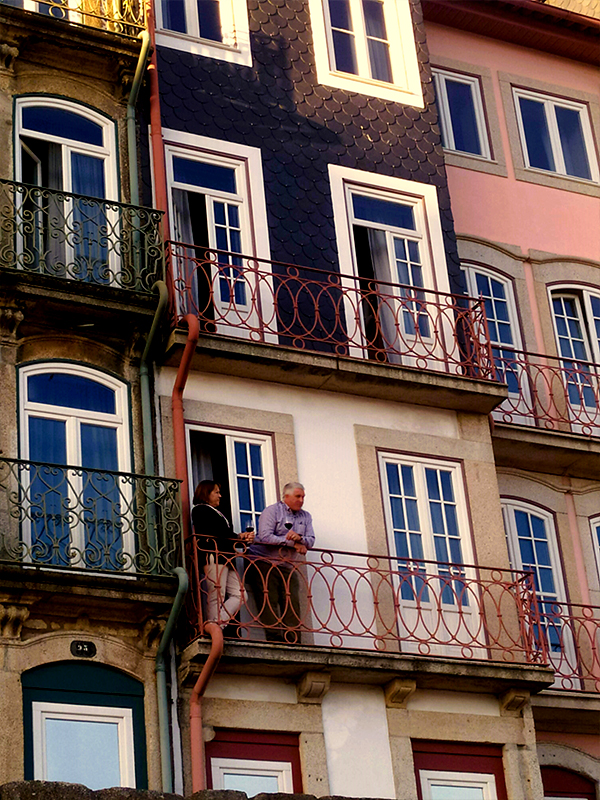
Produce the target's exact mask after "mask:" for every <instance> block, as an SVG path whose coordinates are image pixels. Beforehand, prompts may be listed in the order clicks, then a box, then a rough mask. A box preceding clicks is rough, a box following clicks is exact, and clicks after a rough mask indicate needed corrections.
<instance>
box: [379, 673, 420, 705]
mask: <svg viewBox="0 0 600 800" xmlns="http://www.w3.org/2000/svg"><path fill="white" fill-rule="evenodd" d="M416 689H417V682H416V681H415V680H410V679H407V678H394V679H393V680H391V681H390V682H389V683H388V684H386V686H385V688H384V694H385V704H386V706H387V707H388V708H406V704H407V703H408V701H409V699H410V698H411V697H412V696H413V694H414V693H415V691H416Z"/></svg>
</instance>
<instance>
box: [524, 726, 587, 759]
mask: <svg viewBox="0 0 600 800" xmlns="http://www.w3.org/2000/svg"><path fill="white" fill-rule="evenodd" d="M535 738H536V739H537V741H538V742H555V743H557V744H565V745H567V747H575V748H577V749H578V750H583V752H584V753H589V754H590V755H591V756H594V758H600V736H592V735H591V734H587V733H554V732H551V731H536V735H535Z"/></svg>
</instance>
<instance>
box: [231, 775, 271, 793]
mask: <svg viewBox="0 0 600 800" xmlns="http://www.w3.org/2000/svg"><path fill="white" fill-rule="evenodd" d="M223 789H237V790H239V791H240V792H246V794H247V795H248V797H253V796H254V795H255V794H258V793H259V792H277V791H278V790H279V779H278V778H277V776H276V775H239V774H233V773H231V772H224V773H223Z"/></svg>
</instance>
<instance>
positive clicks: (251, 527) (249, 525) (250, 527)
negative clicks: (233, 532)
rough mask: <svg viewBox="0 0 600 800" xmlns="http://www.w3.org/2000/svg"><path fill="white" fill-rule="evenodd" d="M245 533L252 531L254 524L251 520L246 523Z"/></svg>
mask: <svg viewBox="0 0 600 800" xmlns="http://www.w3.org/2000/svg"><path fill="white" fill-rule="evenodd" d="M246 533H254V525H253V524H252V523H251V522H249V523H248V524H247V525H246Z"/></svg>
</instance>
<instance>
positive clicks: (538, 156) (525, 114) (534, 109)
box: [519, 97, 556, 172]
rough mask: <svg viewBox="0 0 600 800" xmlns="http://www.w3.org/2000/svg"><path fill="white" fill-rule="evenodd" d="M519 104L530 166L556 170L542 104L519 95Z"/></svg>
mask: <svg viewBox="0 0 600 800" xmlns="http://www.w3.org/2000/svg"><path fill="white" fill-rule="evenodd" d="M519 105H520V108H521V118H522V120H523V128H524V130H525V141H526V142H527V154H528V156H529V164H530V166H532V167H538V168H539V169H547V170H550V171H551V172H556V167H555V166H554V156H553V155H552V146H551V144H550V134H549V132H548V121H547V120H546V110H545V108H544V104H543V103H539V102H537V101H536V100H529V99H527V98H526V97H520V98H519Z"/></svg>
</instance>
